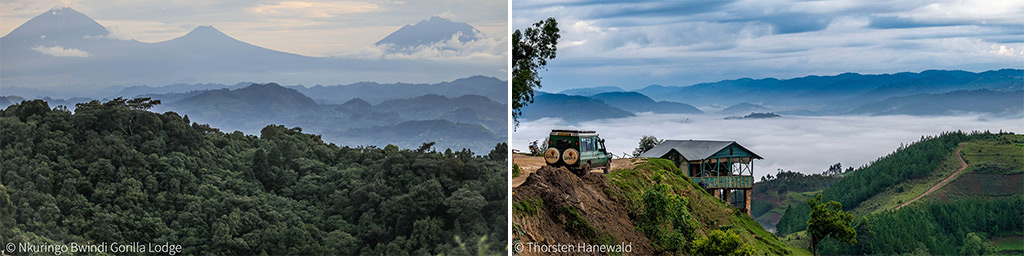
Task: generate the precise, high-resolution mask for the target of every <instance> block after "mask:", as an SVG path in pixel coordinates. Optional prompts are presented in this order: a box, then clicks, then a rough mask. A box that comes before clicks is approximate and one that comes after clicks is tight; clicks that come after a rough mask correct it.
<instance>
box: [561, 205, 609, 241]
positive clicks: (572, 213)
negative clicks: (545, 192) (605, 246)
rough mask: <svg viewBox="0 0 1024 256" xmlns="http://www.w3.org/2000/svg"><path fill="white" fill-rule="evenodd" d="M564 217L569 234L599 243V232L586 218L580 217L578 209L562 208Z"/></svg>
mask: <svg viewBox="0 0 1024 256" xmlns="http://www.w3.org/2000/svg"><path fill="white" fill-rule="evenodd" d="M558 211H559V213H560V215H561V216H562V217H564V218H565V223H564V224H565V231H568V232H569V234H572V235H575V236H578V237H582V238H586V239H589V240H591V241H597V239H599V236H598V233H597V230H596V229H594V226H591V225H590V222H589V221H587V219H586V218H583V216H582V215H580V212H579V210H576V208H570V207H562V208H560V209H559V210H558Z"/></svg>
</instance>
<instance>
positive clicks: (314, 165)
mask: <svg viewBox="0 0 1024 256" xmlns="http://www.w3.org/2000/svg"><path fill="white" fill-rule="evenodd" d="M148 103H153V102H151V101H137V100H123V99H122V100H115V101H111V102H107V103H98V102H94V103H83V105H81V106H79V108H78V109H77V110H76V112H75V113H73V114H72V113H71V112H69V111H67V110H64V109H52V110H51V109H47V108H46V107H47V106H46V105H45V103H44V102H35V101H26V102H22V103H21V104H17V105H13V106H11V107H9V108H7V109H4V110H0V130H2V131H3V132H2V133H0V225H3V228H2V229H0V236H2V238H3V240H4V241H6V242H15V243H18V242H26V241H31V242H35V243H48V244H67V243H70V242H78V243H80V244H81V243H85V242H94V243H99V242H125V241H139V242H143V243H146V242H151V243H153V244H163V243H170V244H180V245H182V247H183V251H182V254H229V255H256V254H277V255H296V254H302V255H308V254H331V255H338V254H340V255H355V254H375V255H379V254H383V255H404V254H416V255H425V254H433V255H436V254H456V255H462V254H465V253H466V252H472V253H477V252H479V251H480V248H483V250H484V251H486V253H488V254H495V253H500V252H501V250H500V248H501V245H502V244H505V241H501V240H494V239H490V240H487V239H484V237H492V238H493V237H504V234H506V232H507V230H508V229H507V226H506V224H505V219H506V218H505V216H506V203H505V202H506V201H505V200H506V190H505V188H506V186H507V185H506V181H505V177H504V173H506V172H505V171H504V169H505V166H506V164H505V162H504V161H505V160H504V159H501V160H496V159H495V158H501V155H502V154H503V153H504V151H505V150H504V149H503V148H502V145H498V146H496V147H495V150H496V151H497V152H491V154H488V155H486V156H474V155H472V153H470V152H469V151H467V150H463V151H452V150H446V151H445V152H443V153H442V152H433V151H432V150H431V151H429V152H428V151H427V150H408V149H400V148H398V147H387V148H386V149H381V148H377V147H372V146H371V147H358V148H351V147H339V146H336V145H334V144H327V143H324V142H323V141H322V140H321V138H320V136H318V135H311V134H305V133H302V130H301V129H300V128H298V127H295V128H286V127H284V126H278V125H270V126H267V127H265V128H264V129H263V132H261V136H260V137H257V136H252V135H245V134H242V133H240V132H234V133H223V132H221V131H219V130H216V129H212V128H210V127H209V126H206V125H200V124H190V123H189V120H188V119H187V118H183V117H181V116H179V115H178V114H176V113H173V112H167V113H164V114H156V113H152V112H147V111H144V110H143V109H145V108H146V104H148ZM133 104H135V105H133ZM41 107H42V108H41ZM9 227H10V228H9ZM456 236H459V237H462V238H465V239H467V241H475V242H476V243H477V248H476V249H471V250H468V251H467V250H461V249H460V248H461V247H459V245H458V244H457V243H456V240H455V237H456Z"/></svg>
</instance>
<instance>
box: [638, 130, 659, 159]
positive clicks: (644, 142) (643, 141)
mask: <svg viewBox="0 0 1024 256" xmlns="http://www.w3.org/2000/svg"><path fill="white" fill-rule="evenodd" d="M662 142H665V140H659V139H658V137H654V135H650V136H647V135H645V136H644V137H642V138H640V145H639V146H637V147H636V149H634V150H633V157H639V156H640V155H641V154H643V153H644V152H647V151H648V150H651V149H652V148H654V147H656V146H658V144H661V143H662Z"/></svg>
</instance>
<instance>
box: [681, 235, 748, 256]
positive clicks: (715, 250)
mask: <svg viewBox="0 0 1024 256" xmlns="http://www.w3.org/2000/svg"><path fill="white" fill-rule="evenodd" d="M691 248H692V249H691V250H690V251H691V253H693V254H694V255H754V249H753V248H751V247H750V245H748V244H744V243H743V239H742V238H740V236H739V235H737V234H736V233H733V232H732V231H730V230H726V231H722V230H713V231H711V233H710V234H708V236H705V237H699V238H697V239H695V240H693V245H692V246H691Z"/></svg>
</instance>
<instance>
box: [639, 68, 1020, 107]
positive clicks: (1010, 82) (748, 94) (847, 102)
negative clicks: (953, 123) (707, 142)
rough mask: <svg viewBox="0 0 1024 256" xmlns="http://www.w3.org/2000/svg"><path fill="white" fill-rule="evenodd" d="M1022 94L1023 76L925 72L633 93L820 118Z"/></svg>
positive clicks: (1005, 71)
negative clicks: (963, 93)
mask: <svg viewBox="0 0 1024 256" xmlns="http://www.w3.org/2000/svg"><path fill="white" fill-rule="evenodd" d="M979 89H989V90H993V91H1016V90H1022V89H1024V70H1020V69H1003V70H994V71H986V72H980V73H972V72H966V71H945V70H928V71H924V72H921V73H909V72H904V73H896V74H882V75H861V74H857V73H845V74H840V75H835V76H806V77H799V78H793V79H785V80H779V79H775V78H765V79H756V80H755V79H750V78H744V79H738V80H725V81H719V82H715V83H702V84H696V85H691V86H660V85H652V86H648V87H645V88H643V89H640V90H637V92H640V93H643V94H645V95H648V96H651V98H653V99H656V100H668V101H677V102H685V103H688V104H693V105H697V106H705V105H712V104H720V105H732V104H737V103H742V102H753V103H760V104H762V105H776V106H806V107H808V108H816V109H814V110H817V111H820V112H821V113H822V114H841V113H844V112H846V111H849V110H851V109H853V108H856V107H859V106H862V105H865V104H868V103H873V102H876V101H881V100H885V99H888V98H892V97H901V96H910V95H915V94H921V93H943V92H949V91H956V90H979Z"/></svg>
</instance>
